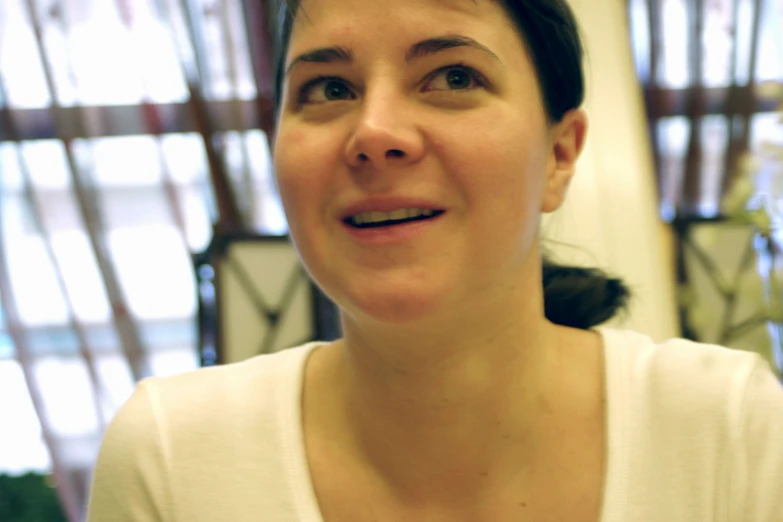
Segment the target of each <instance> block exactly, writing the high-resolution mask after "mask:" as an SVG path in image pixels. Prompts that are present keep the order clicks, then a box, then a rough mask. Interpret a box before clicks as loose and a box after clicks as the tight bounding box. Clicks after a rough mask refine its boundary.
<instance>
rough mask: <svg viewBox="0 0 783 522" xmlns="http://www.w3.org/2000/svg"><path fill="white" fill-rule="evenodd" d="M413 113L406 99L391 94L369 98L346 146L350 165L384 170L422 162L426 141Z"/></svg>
mask: <svg viewBox="0 0 783 522" xmlns="http://www.w3.org/2000/svg"><path fill="white" fill-rule="evenodd" d="M411 109H412V108H411V107H405V101H404V100H403V99H402V98H400V97H396V96H394V95H389V94H388V93H387V94H386V95H385V96H383V97H381V96H374V98H372V99H370V98H369V97H366V98H365V100H364V106H363V107H362V110H361V113H360V114H359V116H358V121H357V123H356V127H355V128H354V130H353V133H352V135H351V136H350V138H349V140H348V143H347V144H346V149H345V156H346V157H345V159H346V162H347V163H348V164H349V165H351V166H352V167H362V166H366V165H368V164H371V165H373V166H374V167H376V168H381V167H389V166H394V165H396V166H403V165H406V164H412V163H415V162H417V161H419V160H420V159H421V158H422V156H423V155H424V139H423V137H422V135H421V132H420V130H419V128H418V126H417V124H416V118H415V115H414V114H412V111H411Z"/></svg>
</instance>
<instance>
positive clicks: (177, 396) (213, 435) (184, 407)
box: [115, 343, 319, 443]
mask: <svg viewBox="0 0 783 522" xmlns="http://www.w3.org/2000/svg"><path fill="white" fill-rule="evenodd" d="M318 345H319V343H308V344H306V345H302V346H299V347H296V348H290V349H287V350H283V351H280V352H277V353H274V354H266V355H260V356H257V357H253V358H251V359H248V360H245V361H241V362H237V363H232V364H227V365H222V366H213V367H209V368H202V369H199V370H195V371H192V372H186V373H183V374H180V375H176V376H172V377H162V378H160V377H153V378H148V379H145V380H144V381H142V382H141V383H140V384H139V386H138V388H137V391H136V393H135V394H134V396H133V397H132V398H131V400H130V401H128V404H126V405H125V406H124V407H123V409H121V410H120V412H118V414H117V418H116V419H115V422H127V417H135V416H137V415H138V414H139V412H138V411H137V410H138V406H134V403H139V402H142V403H143V404H145V405H146V407H147V409H149V410H150V411H149V412H145V413H144V415H145V416H146V417H148V418H154V419H155V421H156V423H157V429H158V430H160V431H161V433H162V434H163V436H165V437H166V438H167V439H168V440H170V441H172V443H184V442H185V441H201V442H202V443H207V442H208V441H210V440H213V439H214V440H217V439H218V438H219V437H221V436H223V435H224V434H225V433H224V432H230V431H232V430H233V429H234V428H235V427H236V424H237V423H247V422H251V421H253V422H257V423H266V424H270V423H273V422H274V421H275V420H276V416H275V414H276V412H277V411H278V409H279V408H280V406H281V404H282V405H288V404H289V403H291V401H293V400H295V399H296V396H297V394H298V391H299V389H300V385H301V375H302V372H303V369H304V365H305V362H306V359H307V356H308V354H309V353H310V352H311V351H312V350H313V349H314V348H316V347H317V346H318ZM123 417H126V419H125V420H123Z"/></svg>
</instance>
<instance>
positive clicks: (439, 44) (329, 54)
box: [285, 34, 500, 76]
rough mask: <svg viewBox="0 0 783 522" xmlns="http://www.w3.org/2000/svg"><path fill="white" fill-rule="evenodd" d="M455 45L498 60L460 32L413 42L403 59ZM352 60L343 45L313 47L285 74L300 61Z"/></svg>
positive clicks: (349, 52) (290, 67) (422, 55)
mask: <svg viewBox="0 0 783 522" xmlns="http://www.w3.org/2000/svg"><path fill="white" fill-rule="evenodd" d="M457 47H470V48H472V49H477V50H479V51H482V52H484V53H486V54H488V55H490V56H491V57H492V58H494V59H495V60H498V61H500V58H499V57H498V55H496V54H495V53H493V52H492V51H491V50H490V49H489V48H488V47H486V46H485V45H483V44H481V43H479V42H477V41H476V40H474V39H473V38H470V37H469V36H463V35H460V34H449V35H445V36H439V37H437V38H428V39H427V40H422V41H421V42H418V43H415V44H413V45H412V46H411V47H410V49H408V52H406V53H405V61H406V62H407V63H411V62H412V61H414V60H416V59H418V58H423V57H425V56H431V55H433V54H436V53H439V52H441V51H445V50H447V49H454V48H457ZM352 61H353V53H352V52H351V50H350V49H346V48H345V47H340V46H333V47H323V48H320V49H314V50H312V51H307V52H306V53H302V54H300V55H299V56H297V57H296V58H294V59H293V61H291V65H289V66H288V68H287V69H286V71H285V76H288V75H289V73H290V72H291V70H293V68H294V67H295V66H296V65H298V64H300V63H335V62H342V63H350V62H352Z"/></svg>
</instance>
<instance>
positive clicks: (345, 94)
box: [299, 76, 353, 104]
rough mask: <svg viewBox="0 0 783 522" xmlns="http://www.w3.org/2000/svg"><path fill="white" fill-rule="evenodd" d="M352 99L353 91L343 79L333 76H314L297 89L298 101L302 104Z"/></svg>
mask: <svg viewBox="0 0 783 522" xmlns="http://www.w3.org/2000/svg"><path fill="white" fill-rule="evenodd" d="M352 99H353V93H352V92H351V89H350V88H349V87H348V85H346V83H345V81H344V80H341V79H340V78H336V77H334V76H320V77H318V78H314V79H312V80H310V81H309V82H307V83H306V84H305V85H304V86H303V87H302V88H301V89H300V91H299V103H302V104H307V103H325V102H329V101H340V100H352Z"/></svg>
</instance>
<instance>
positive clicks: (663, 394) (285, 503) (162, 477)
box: [89, 328, 783, 522]
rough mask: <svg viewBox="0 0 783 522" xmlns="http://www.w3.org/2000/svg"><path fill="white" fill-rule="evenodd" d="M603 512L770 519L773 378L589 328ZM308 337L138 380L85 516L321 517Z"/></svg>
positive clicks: (611, 520)
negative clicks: (314, 478) (309, 444)
mask: <svg viewBox="0 0 783 522" xmlns="http://www.w3.org/2000/svg"><path fill="white" fill-rule="evenodd" d="M597 330H598V331H599V332H600V333H601V334H602V335H603V338H604V348H605V352H606V356H605V360H606V386H607V413H608V414H607V430H608V431H607V433H608V449H609V451H608V462H607V472H606V483H605V491H604V500H603V511H602V513H603V514H602V517H601V522H708V521H715V522H729V521H730V522H782V521H783V387H781V385H780V383H779V382H778V381H777V380H776V379H775V377H774V376H773V375H772V373H771V372H770V370H769V367H768V365H767V364H766V363H765V362H763V361H762V360H761V358H759V357H758V356H756V355H752V354H750V353H746V352H740V351H734V350H728V349H725V348H721V347H717V346H711V345H705V344H696V343H692V342H689V341H684V340H671V341H667V342H665V343H662V344H659V345H656V344H654V343H653V342H652V341H651V340H650V339H649V338H648V337H646V336H643V335H640V334H638V333H635V332H631V331H626V330H614V329H606V328H599V329H597ZM317 346H318V343H311V344H307V345H304V346H301V347H298V348H293V349H290V350H285V351H283V352H279V353H276V354H272V355H263V356H259V357H255V358H253V359H250V360H247V361H244V362H241V363H236V364H231V365H226V366H220V367H213V368H206V369H201V370H197V371H195V372H191V373H187V374H183V375H179V376H175V377H169V378H151V379H147V380H145V381H143V382H142V383H141V384H140V385H139V387H138V389H137V390H136V392H135V393H134V395H133V396H132V397H131V399H130V400H129V401H128V402H127V403H126V404H125V405H124V406H123V407H122V408H121V410H120V411H119V413H118V414H117V416H116V417H115V419H114V420H113V422H112V423H111V425H110V427H109V429H108V431H107V433H106V437H105V439H104V442H103V446H102V448H101V452H100V456H99V458H98V463H97V466H96V470H95V475H94V484H93V489H92V492H91V499H90V506H89V521H90V522H104V521H129V522H130V521H133V522H140V521H144V522H146V521H153V520H160V521H167V522H168V521H182V522H197V521H231V522H244V521H248V522H249V521H253V522H259V521H261V522H323V519H322V517H321V514H320V512H319V509H318V504H317V501H316V497H315V494H314V491H313V486H312V483H311V480H310V475H309V472H308V466H307V460H306V455H305V450H304V444H303V434H302V426H301V405H300V398H301V390H302V377H303V368H304V363H305V361H306V358H307V356H308V354H310V353H311V352H312V350H313V349H314V348H316V347H317Z"/></svg>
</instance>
